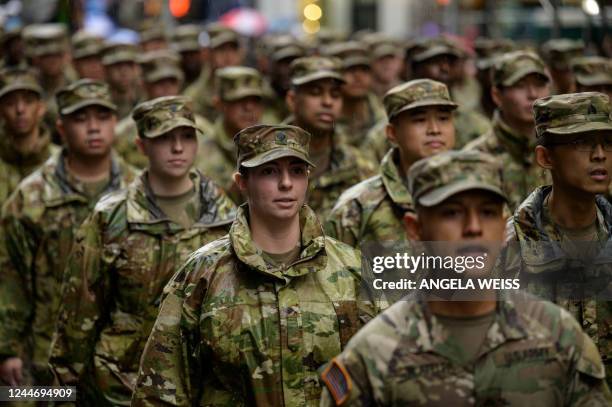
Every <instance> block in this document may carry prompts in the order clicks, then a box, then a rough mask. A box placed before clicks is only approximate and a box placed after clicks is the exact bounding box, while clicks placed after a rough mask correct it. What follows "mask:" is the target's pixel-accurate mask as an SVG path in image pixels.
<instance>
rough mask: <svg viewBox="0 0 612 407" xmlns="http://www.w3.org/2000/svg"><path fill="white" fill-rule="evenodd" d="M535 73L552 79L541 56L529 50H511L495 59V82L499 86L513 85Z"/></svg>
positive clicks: (548, 79)
mask: <svg viewBox="0 0 612 407" xmlns="http://www.w3.org/2000/svg"><path fill="white" fill-rule="evenodd" d="M534 73H535V74H538V75H540V76H542V77H544V78H546V80H547V81H550V78H549V76H548V72H547V70H546V65H545V64H544V61H542V60H541V59H540V57H539V56H537V55H536V54H534V53H533V52H528V51H515V52H511V53H508V54H505V55H503V56H500V57H499V58H497V59H496V60H495V66H494V68H493V84H494V85H496V86H499V87H504V86H512V85H514V84H516V83H517V82H518V81H520V80H521V79H523V78H524V77H525V76H527V75H529V74H534Z"/></svg>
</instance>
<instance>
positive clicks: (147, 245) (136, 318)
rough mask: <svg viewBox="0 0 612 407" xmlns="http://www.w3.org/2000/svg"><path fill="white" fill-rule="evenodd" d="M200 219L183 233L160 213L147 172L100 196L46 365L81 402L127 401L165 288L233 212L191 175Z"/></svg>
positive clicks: (70, 273)
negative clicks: (75, 388) (74, 388)
mask: <svg viewBox="0 0 612 407" xmlns="http://www.w3.org/2000/svg"><path fill="white" fill-rule="evenodd" d="M190 178H191V180H192V181H193V183H194V185H195V189H196V196H198V197H199V201H200V214H199V221H197V222H196V223H195V224H194V225H193V226H191V227H190V228H188V229H184V228H183V227H182V226H180V225H178V224H176V223H174V222H172V221H171V220H170V219H168V217H167V216H166V215H165V214H164V213H163V212H162V211H161V210H160V209H159V207H158V206H157V205H156V203H155V197H154V195H153V193H152V191H151V188H150V186H149V184H148V182H147V181H146V179H147V178H146V173H144V174H143V175H141V176H140V177H138V178H137V179H136V180H135V181H134V182H133V183H132V184H130V185H129V187H128V188H127V189H125V190H122V191H118V192H115V193H111V194H108V195H106V196H104V197H103V198H102V199H101V200H100V202H98V204H97V205H96V207H95V208H94V210H93V212H92V213H91V215H89V217H88V218H87V219H86V220H85V221H84V222H83V224H82V225H81V227H80V228H79V231H78V232H77V235H76V243H75V246H74V247H73V250H72V253H71V255H70V257H69V259H68V263H67V266H66V273H65V277H64V284H63V287H62V293H63V295H62V301H61V304H62V305H61V308H60V313H59V315H60V316H59V322H58V325H57V330H56V334H55V336H54V340H53V346H52V351H51V357H50V364H51V366H52V368H53V370H54V372H55V374H56V377H57V378H58V379H59V382H60V384H61V385H64V386H68V385H71V386H75V385H79V390H78V393H77V394H78V397H79V403H81V404H83V405H96V406H101V405H126V404H129V401H130V398H131V393H132V390H133V389H134V385H135V383H136V375H137V373H138V363H139V360H140V354H141V352H142V350H143V348H144V345H145V342H146V338H147V337H148V335H149V333H150V330H151V327H152V326H153V323H154V321H155V317H156V316H157V311H158V306H159V301H160V297H161V294H162V290H163V288H164V286H165V285H166V283H167V282H168V281H169V280H170V278H171V277H172V275H173V274H174V273H175V271H176V270H177V269H178V268H179V266H180V265H181V264H183V263H184V262H185V261H186V259H187V258H188V256H189V255H190V254H191V253H192V252H194V251H195V250H197V249H198V248H200V247H201V246H203V245H205V244H206V243H208V242H211V241H213V240H215V239H218V238H220V237H222V236H224V235H225V234H227V231H228V230H229V225H230V224H231V222H232V221H233V220H234V217H235V214H236V208H235V206H234V204H233V203H232V202H231V201H230V199H229V198H228V197H227V196H226V195H225V194H224V193H223V192H222V191H221V190H220V189H219V188H218V187H217V186H216V185H214V184H213V183H212V181H210V180H209V179H207V178H205V177H203V176H202V175H201V174H200V173H199V172H197V171H192V172H191V173H190Z"/></svg>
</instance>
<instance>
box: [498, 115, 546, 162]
mask: <svg viewBox="0 0 612 407" xmlns="http://www.w3.org/2000/svg"><path fill="white" fill-rule="evenodd" d="M493 132H494V133H495V135H496V136H497V138H498V140H499V141H500V143H502V144H503V145H504V146H505V147H506V149H507V150H508V152H509V153H510V155H511V156H512V157H513V158H514V159H515V160H517V161H521V162H524V163H525V164H526V165H529V166H531V165H533V164H534V162H535V161H534V160H535V158H534V156H535V152H534V151H535V147H536V141H535V137H534V136H533V135H529V134H520V133H519V132H517V131H516V130H514V129H512V128H511V127H510V126H509V125H508V124H507V123H506V122H505V121H504V120H503V119H502V117H501V113H500V111H499V110H495V112H494V113H493Z"/></svg>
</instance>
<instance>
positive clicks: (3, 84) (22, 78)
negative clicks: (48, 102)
mask: <svg viewBox="0 0 612 407" xmlns="http://www.w3.org/2000/svg"><path fill="white" fill-rule="evenodd" d="M16 90H29V91H32V92H34V93H36V94H37V95H38V96H39V97H41V96H42V94H43V90H42V88H41V87H40V85H39V84H38V78H37V77H36V72H35V71H34V70H32V69H30V68H24V67H20V66H17V67H11V68H3V69H2V70H0V98H1V97H3V96H4V95H7V94H9V93H11V92H13V91H16Z"/></svg>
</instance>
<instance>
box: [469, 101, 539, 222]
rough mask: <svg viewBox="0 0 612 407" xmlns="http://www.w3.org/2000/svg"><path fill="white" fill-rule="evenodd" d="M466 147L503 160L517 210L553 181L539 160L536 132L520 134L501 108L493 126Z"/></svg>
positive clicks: (508, 190) (507, 188) (511, 203)
mask: <svg viewBox="0 0 612 407" xmlns="http://www.w3.org/2000/svg"><path fill="white" fill-rule="evenodd" d="M532 139H533V140H532ZM464 149H465V150H478V151H482V152H485V153H489V154H491V155H493V156H494V157H497V158H498V159H499V161H500V163H501V164H502V165H503V168H504V192H505V193H506V196H507V197H508V204H509V206H510V210H511V211H513V212H514V210H515V209H516V208H518V206H519V205H520V204H521V202H523V200H524V199H525V198H527V196H528V195H529V194H530V193H531V192H532V191H533V190H534V189H536V188H537V187H539V186H540V185H547V184H550V182H551V180H549V173H548V171H546V170H544V169H542V168H541V167H540V166H538V164H537V163H536V162H535V134H534V136H530V135H522V134H518V133H517V132H516V131H514V130H512V129H511V128H510V127H509V126H508V125H507V124H506V123H505V122H504V121H503V120H502V118H501V115H500V113H499V111H496V112H495V113H494V116H493V129H492V130H491V131H490V132H488V133H486V134H483V135H482V136H480V137H478V138H477V139H476V140H473V141H471V142H470V143H468V144H467V145H466V146H465V147H464Z"/></svg>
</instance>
